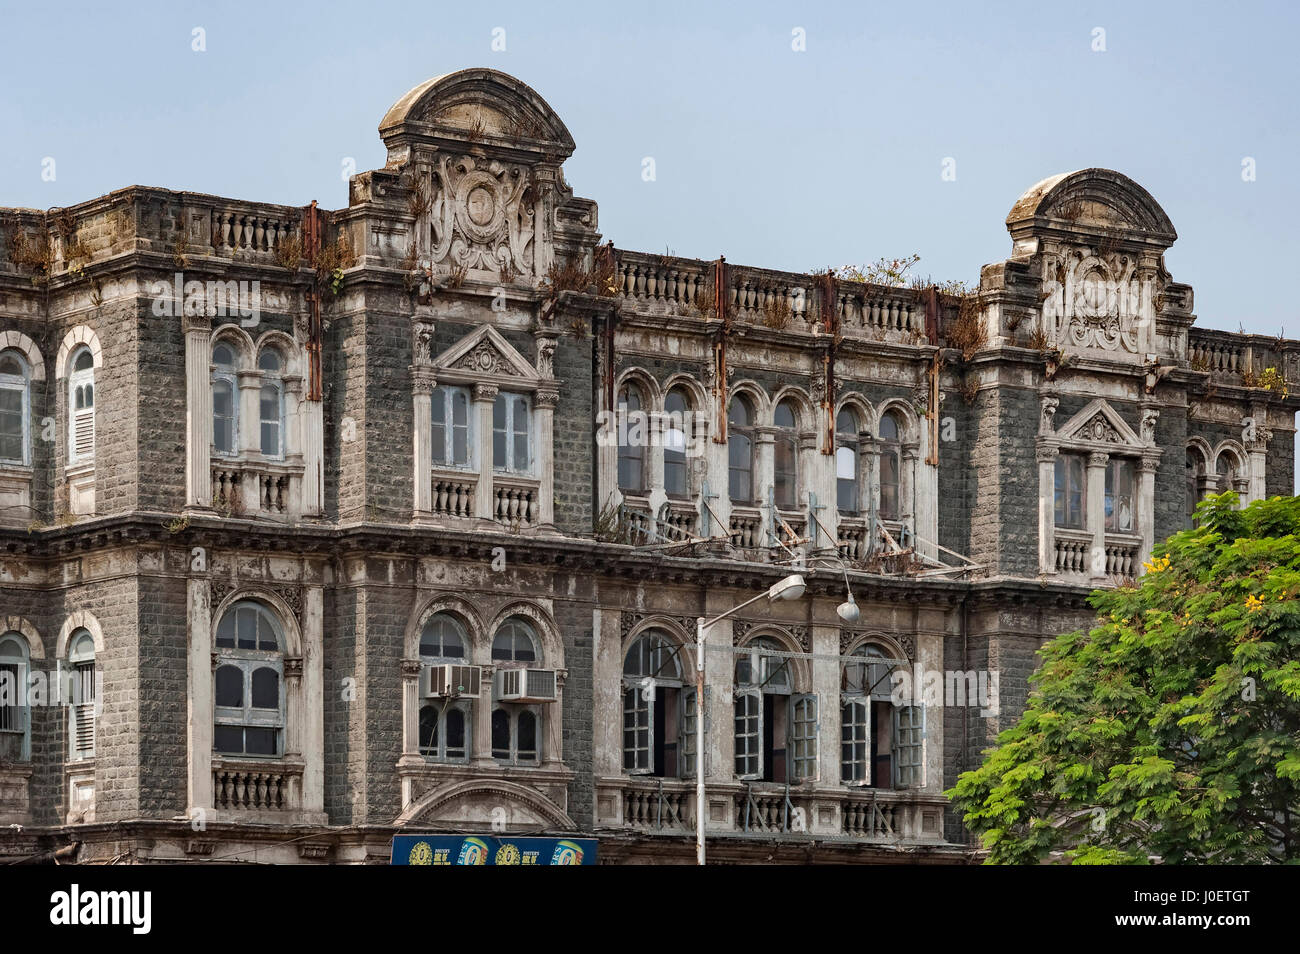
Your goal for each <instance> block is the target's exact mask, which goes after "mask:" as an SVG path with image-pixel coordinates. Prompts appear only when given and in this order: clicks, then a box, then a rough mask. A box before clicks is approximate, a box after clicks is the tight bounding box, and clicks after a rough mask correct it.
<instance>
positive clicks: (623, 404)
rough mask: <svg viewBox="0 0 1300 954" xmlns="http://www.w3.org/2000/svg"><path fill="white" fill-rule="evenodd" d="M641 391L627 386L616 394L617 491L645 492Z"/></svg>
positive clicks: (644, 426)
mask: <svg viewBox="0 0 1300 954" xmlns="http://www.w3.org/2000/svg"><path fill="white" fill-rule="evenodd" d="M643 407H644V405H643V403H642V401H641V391H640V390H639V389H638V388H637V386H636V385H634V384H627V385H624V386H623V389H622V390H621V391H619V392H618V489H619V490H621V491H623V492H624V493H634V494H639V493H642V492H643V491H644V490H645V449H646V445H647V444H648V443H649V440H648V439H647V438H648V436H649V435H647V434H646V430H647V428H646V415H645V411H644V410H643Z"/></svg>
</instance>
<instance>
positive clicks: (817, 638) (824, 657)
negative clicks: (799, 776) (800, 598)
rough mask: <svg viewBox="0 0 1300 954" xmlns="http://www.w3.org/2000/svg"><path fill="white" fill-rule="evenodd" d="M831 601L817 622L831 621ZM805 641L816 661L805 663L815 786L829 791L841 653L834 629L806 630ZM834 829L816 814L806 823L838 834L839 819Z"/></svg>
mask: <svg viewBox="0 0 1300 954" xmlns="http://www.w3.org/2000/svg"><path fill="white" fill-rule="evenodd" d="M831 603H832V601H830V600H828V601H826V605H825V606H824V607H819V608H818V618H820V619H827V618H829V619H835V618H836V617H835V609H834V607H833V606H832V605H831ZM808 638H809V639H810V640H811V643H810V645H811V646H812V651H813V652H814V653H815V654H816V655H817V656H818V657H819V658H817V659H812V660H809V665H811V667H812V692H814V693H816V695H817V723H818V725H817V733H818V734H817V769H818V771H817V785H818V786H819V787H821V788H832V787H834V786H837V785H839V784H840V661H839V660H838V659H835V658H831V657H835V656H838V655H839V654H840V652H841V649H840V628H839V626H838V625H821V626H810V627H809V634H808ZM834 821H835V827H834V828H833V830H831V831H826V830H825V829H823V828H822V826H821V825H820V824H819V823H818V819H817V817H816V813H814V815H813V817H811V818H809V819H808V829H809V831H813V832H820V831H826V833H827V834H832V833H833V834H837V835H838V834H840V833H841V829H840V827H839V818H838V817H836V818H835V820H834Z"/></svg>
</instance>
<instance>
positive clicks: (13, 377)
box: [0, 350, 32, 466]
mask: <svg viewBox="0 0 1300 954" xmlns="http://www.w3.org/2000/svg"><path fill="white" fill-rule="evenodd" d="M31 400H32V395H31V374H30V372H29V370H28V367H27V361H26V360H25V359H24V358H23V357H22V356H21V355H19V354H18V352H17V351H12V350H11V351H4V352H0V463H4V464H18V465H20V466H26V465H27V464H30V463H31V441H30V439H29V432H28V428H29V424H28V421H29V419H30V416H31V410H30V409H31Z"/></svg>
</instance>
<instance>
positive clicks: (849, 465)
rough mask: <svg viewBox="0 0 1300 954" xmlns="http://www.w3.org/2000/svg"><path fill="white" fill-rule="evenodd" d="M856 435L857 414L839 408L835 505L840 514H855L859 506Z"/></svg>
mask: <svg viewBox="0 0 1300 954" xmlns="http://www.w3.org/2000/svg"><path fill="white" fill-rule="evenodd" d="M858 433H859V423H858V412H857V411H855V410H854V409H853V408H851V407H844V408H841V409H840V412H839V413H838V414H836V415H835V503H836V507H837V508H838V509H839V511H840V513H846V514H856V513H857V512H858V509H859V507H860V506H861V505H860V503H859V501H860V500H861V493H860V484H859V482H858V460H859V457H858Z"/></svg>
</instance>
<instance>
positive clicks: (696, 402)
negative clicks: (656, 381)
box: [659, 371, 709, 411]
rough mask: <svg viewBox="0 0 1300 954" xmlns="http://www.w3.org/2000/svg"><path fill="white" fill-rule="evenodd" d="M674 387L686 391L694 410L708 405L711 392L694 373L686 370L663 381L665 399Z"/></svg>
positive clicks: (691, 407)
mask: <svg viewBox="0 0 1300 954" xmlns="http://www.w3.org/2000/svg"><path fill="white" fill-rule="evenodd" d="M673 388H681V389H682V390H683V391H685V392H686V396H687V404H689V405H690V409H691V410H692V411H702V410H704V409H705V408H706V407H707V406H708V401H709V392H708V390H707V389H706V388H705V387H704V385H703V384H701V383H700V381H699V379H698V378H696V377H695V376H694V375H693V374H687V373H686V372H684V371H678V372H677V373H676V374H670V375H669V376H668V379H667V380H666V381H664V383H663V389H662V391H663V400H665V401H666V400H667V399H668V392H669V391H671V390H672V389H673ZM659 407H660V409H662V408H663V404H662V403H661V404H660V405H659Z"/></svg>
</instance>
